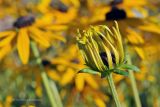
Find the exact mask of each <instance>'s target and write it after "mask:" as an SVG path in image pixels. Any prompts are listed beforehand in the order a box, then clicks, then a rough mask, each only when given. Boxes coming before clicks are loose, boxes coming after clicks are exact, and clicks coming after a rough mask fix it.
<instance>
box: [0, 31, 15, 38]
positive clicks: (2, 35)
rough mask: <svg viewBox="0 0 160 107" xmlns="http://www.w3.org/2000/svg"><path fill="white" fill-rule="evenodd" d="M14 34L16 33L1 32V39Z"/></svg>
mask: <svg viewBox="0 0 160 107" xmlns="http://www.w3.org/2000/svg"><path fill="white" fill-rule="evenodd" d="M12 33H14V31H4V32H0V38H1V37H5V36H8V35H10V34H12Z"/></svg>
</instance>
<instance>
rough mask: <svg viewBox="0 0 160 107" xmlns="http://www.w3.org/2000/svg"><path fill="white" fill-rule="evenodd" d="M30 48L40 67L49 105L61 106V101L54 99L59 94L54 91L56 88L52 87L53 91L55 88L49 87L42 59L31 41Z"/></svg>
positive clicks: (53, 106) (52, 106)
mask: <svg viewBox="0 0 160 107" xmlns="http://www.w3.org/2000/svg"><path fill="white" fill-rule="evenodd" d="M31 48H32V51H33V54H34V56H35V57H36V62H37V64H38V65H39V67H40V71H41V77H42V82H43V85H44V87H45V90H46V92H47V95H48V98H49V101H50V104H51V107H63V106H62V102H60V101H59V102H57V101H56V96H55V95H59V94H58V93H55V92H58V91H57V88H54V89H56V91H55V90H52V88H51V87H50V83H49V79H48V77H47V74H46V72H45V69H44V66H43V65H42V59H41V58H40V54H39V51H38V48H37V45H36V43H35V42H33V41H31ZM58 103H59V104H58Z"/></svg>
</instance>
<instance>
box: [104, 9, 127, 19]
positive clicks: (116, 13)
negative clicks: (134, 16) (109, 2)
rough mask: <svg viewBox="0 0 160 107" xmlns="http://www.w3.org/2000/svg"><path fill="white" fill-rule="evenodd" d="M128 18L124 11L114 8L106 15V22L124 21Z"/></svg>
mask: <svg viewBox="0 0 160 107" xmlns="http://www.w3.org/2000/svg"><path fill="white" fill-rule="evenodd" d="M125 18H127V14H126V12H125V11H124V10H123V9H118V8H117V7H112V10H111V11H110V12H108V13H107V14H106V20H122V19H125Z"/></svg>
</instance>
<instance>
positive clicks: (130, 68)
mask: <svg viewBox="0 0 160 107" xmlns="http://www.w3.org/2000/svg"><path fill="white" fill-rule="evenodd" d="M120 68H123V69H128V70H133V71H136V72H139V71H140V69H139V68H138V67H136V66H134V65H128V64H122V65H120Z"/></svg>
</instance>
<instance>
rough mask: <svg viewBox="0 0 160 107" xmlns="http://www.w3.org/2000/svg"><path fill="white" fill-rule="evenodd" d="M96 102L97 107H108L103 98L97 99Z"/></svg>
mask: <svg viewBox="0 0 160 107" xmlns="http://www.w3.org/2000/svg"><path fill="white" fill-rule="evenodd" d="M94 101H95V103H96V105H97V107H106V104H105V102H104V101H103V100H102V99H101V98H99V97H97V98H95V99H94Z"/></svg>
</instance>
